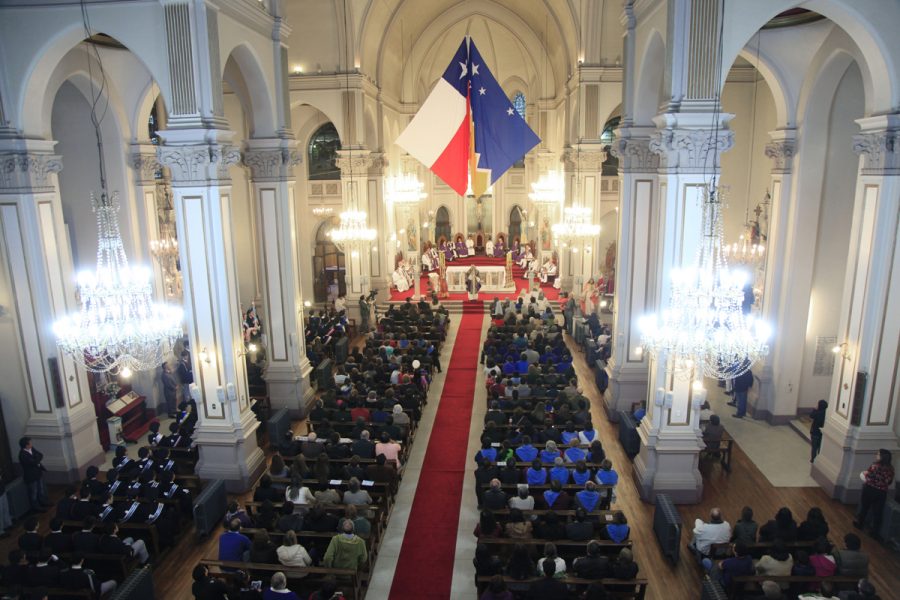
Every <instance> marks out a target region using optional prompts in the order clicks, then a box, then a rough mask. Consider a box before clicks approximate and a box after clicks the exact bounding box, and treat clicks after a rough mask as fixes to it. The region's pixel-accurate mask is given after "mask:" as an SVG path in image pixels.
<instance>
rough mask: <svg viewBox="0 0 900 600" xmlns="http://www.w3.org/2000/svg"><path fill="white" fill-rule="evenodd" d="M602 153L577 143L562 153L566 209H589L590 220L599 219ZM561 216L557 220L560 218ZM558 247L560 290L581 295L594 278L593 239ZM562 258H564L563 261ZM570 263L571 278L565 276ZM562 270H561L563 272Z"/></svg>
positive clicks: (595, 146) (595, 244)
mask: <svg viewBox="0 0 900 600" xmlns="http://www.w3.org/2000/svg"><path fill="white" fill-rule="evenodd" d="M605 160H606V152H605V151H604V150H603V149H602V147H601V146H600V145H599V144H578V145H577V146H575V147H572V148H567V149H566V151H565V152H564V153H563V161H564V165H565V173H566V180H567V185H566V206H573V207H578V208H589V209H591V219H592V220H593V221H594V222H596V221H597V220H599V218H600V175H601V171H602V168H603V167H602V165H603V161H605ZM564 216H565V215H564V211H563V214H561V215H560V216H559V220H562V219H563V218H564ZM558 247H559V255H560V274H562V275H565V276H566V277H565V278H564V279H563V289H566V286H568V289H571V290H573V291H574V292H576V293H577V294H578V295H579V298H580V294H581V286H582V285H583V284H584V282H585V281H587V280H588V279H590V278H591V277H592V276H593V275H594V269H593V266H594V263H595V262H596V257H597V255H598V252H599V244H598V241H597V240H589V241H587V242H585V243H580V244H575V245H571V246H566V247H565V248H563V247H562V245H561V244H559V245H558ZM563 257H565V258H563ZM569 261H571V270H572V275H571V276H568V273H569ZM564 268H565V270H563V269H564Z"/></svg>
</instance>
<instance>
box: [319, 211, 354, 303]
mask: <svg viewBox="0 0 900 600" xmlns="http://www.w3.org/2000/svg"><path fill="white" fill-rule="evenodd" d="M340 225H341V221H340V219H338V218H337V217H330V218H329V219H326V220H325V221H323V222H322V224H321V225H319V228H318V229H317V230H316V251H315V254H314V255H313V278H314V280H313V296H314V297H315V300H316V302H325V301H326V300H328V286H329V285H332V284H333V283H334V281H335V280H337V285H338V292H339V294H340V295H341V296H344V295H346V294H347V284H346V282H345V281H344V274H345V272H346V266H345V263H344V253H343V252H341V251H340V250H339V249H338V247H337V246H335V245H334V243H333V242H332V241H331V238H330V237H329V236H328V232H329V231H331V230H332V229H337V228H338V227H340Z"/></svg>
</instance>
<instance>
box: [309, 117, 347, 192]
mask: <svg viewBox="0 0 900 600" xmlns="http://www.w3.org/2000/svg"><path fill="white" fill-rule="evenodd" d="M340 149H341V138H339V137H338V132H337V129H335V128H334V125H333V124H331V123H325V124H324V125H322V126H321V127H319V129H318V130H316V132H315V133H314V134H313V136H312V137H311V138H310V140H309V149H308V152H307V158H308V160H307V165H308V168H309V178H310V180H321V179H340V178H341V170H340V169H338V168H337V166H335V164H334V159H335V158H337V151H338V150H340Z"/></svg>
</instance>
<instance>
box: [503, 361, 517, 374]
mask: <svg viewBox="0 0 900 600" xmlns="http://www.w3.org/2000/svg"><path fill="white" fill-rule="evenodd" d="M515 372H516V363H514V362H513V359H512V357H511V356H507V357H506V362H505V363H503V374H504V375H512V374H513V373H515Z"/></svg>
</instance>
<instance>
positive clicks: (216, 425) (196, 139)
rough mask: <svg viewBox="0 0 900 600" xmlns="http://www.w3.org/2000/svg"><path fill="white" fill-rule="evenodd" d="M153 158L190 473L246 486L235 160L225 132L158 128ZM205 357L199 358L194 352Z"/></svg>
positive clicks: (257, 466) (252, 437) (254, 457)
mask: <svg viewBox="0 0 900 600" xmlns="http://www.w3.org/2000/svg"><path fill="white" fill-rule="evenodd" d="M160 135H161V136H162V137H163V139H164V140H165V143H166V145H164V146H161V147H160V150H159V158H160V162H161V163H162V164H163V165H165V166H167V167H169V169H170V170H171V172H172V187H173V192H174V196H175V216H176V225H177V228H178V239H179V248H178V249H179V253H180V256H181V264H182V265H183V276H184V304H185V321H186V323H187V326H188V336H189V338H190V342H191V358H192V360H193V363H194V380H195V385H196V388H195V390H194V394H196V396H195V397H196V400H197V408H198V412H199V418H200V420H199V426H198V428H197V432H196V434H195V441H196V442H197V444H198V445H199V447H200V460H199V462H198V463H197V472H198V474H199V475H200V476H201V477H202V478H204V479H224V480H225V481H226V484H227V485H228V487H229V489H231V490H235V491H241V490H246V489H247V488H248V487H249V486H250V485H251V484H252V482H254V481H255V480H256V477H257V476H258V475H259V473H260V472H261V471H262V469H263V468H264V466H265V465H264V463H265V457H264V456H263V453H262V451H261V450H260V449H259V448H258V447H257V445H256V428H257V427H259V423H258V422H257V420H256V417H255V416H254V414H253V412H252V411H251V410H250V399H249V395H248V391H247V369H246V364H245V361H244V356H243V354H242V352H243V337H242V327H241V320H242V319H241V312H240V300H239V298H238V288H237V268H236V265H235V257H234V241H233V237H234V235H233V223H232V219H231V214H232V213H231V207H230V206H229V204H230V202H231V182H230V180H229V179H228V173H227V169H228V167H229V166H230V165H233V164H236V163H237V162H238V161H240V152H239V151H238V150H237V149H236V148H234V147H232V146H229V145H228V141H229V140H230V138H231V135H232V134H231V132H226V131H222V130H213V129H182V130H174V129H170V130H167V131H160ZM204 352H205V354H206V359H205V360H203V359H202V358H201V353H204Z"/></svg>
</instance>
